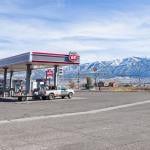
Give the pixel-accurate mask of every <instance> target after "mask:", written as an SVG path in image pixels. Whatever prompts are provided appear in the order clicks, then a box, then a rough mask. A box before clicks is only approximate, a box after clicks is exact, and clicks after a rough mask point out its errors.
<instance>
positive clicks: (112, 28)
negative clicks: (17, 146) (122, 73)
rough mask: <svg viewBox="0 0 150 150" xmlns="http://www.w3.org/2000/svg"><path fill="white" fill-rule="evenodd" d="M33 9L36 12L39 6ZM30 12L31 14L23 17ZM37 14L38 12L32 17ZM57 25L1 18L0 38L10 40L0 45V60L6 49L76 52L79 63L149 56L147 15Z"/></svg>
mask: <svg viewBox="0 0 150 150" xmlns="http://www.w3.org/2000/svg"><path fill="white" fill-rule="evenodd" d="M10 7H12V8H11V10H15V12H17V13H18V12H20V10H19V9H18V8H16V6H12V5H10ZM42 7H43V6H42ZM35 9H36V10H40V8H39V7H38V8H35ZM1 11H2V10H1ZM3 11H4V10H3ZM46 12H47V11H45V13H46ZM21 13H22V11H21ZM24 13H25V12H24ZM30 13H31V11H29V12H28V13H25V14H28V15H30ZM33 14H34V13H32V15H33ZM39 14H40V12H39V13H38V14H36V15H37V16H38V15H39ZM42 14H43V13H42ZM58 14H59V13H58ZM58 14H56V16H59V15H58ZM47 16H48V15H47ZM50 16H51V15H50ZM50 16H49V17H50ZM53 16H55V14H54V15H53ZM58 18H59V17H58ZM60 18H61V17H60ZM58 24H59V22H57V21H56V22H55V21H54V22H53V25H52V24H51V22H47V21H44V20H40V18H34V19H33V20H32V19H31V18H29V19H27V18H26V19H23V18H22V19H18V20H16V19H14V20H13V19H10V18H9V17H1V20H0V29H2V30H0V39H1V38H4V39H8V40H9V41H10V43H7V42H5V43H2V42H0V49H1V50H6V52H3V54H2V55H1V57H5V56H7V55H8V51H9V50H10V49H13V50H14V54H16V53H21V52H24V51H31V50H38V51H41V50H44V51H51V52H53V51H54V52H58V53H68V51H70V50H76V51H77V52H79V53H81V55H82V56H81V60H82V62H86V61H89V58H90V61H91V60H93V61H94V60H98V59H102V60H104V59H106V60H108V59H111V58H112V59H114V57H117V58H118V57H120V58H121V57H128V56H131V55H132V56H133V55H138V56H139V55H140V56H150V50H149V49H150V44H149V38H150V37H149V35H150V25H149V24H150V17H149V16H148V15H147V14H141V15H137V14H130V13H121V12H115V13H114V14H113V16H112V19H110V20H108V19H107V18H105V19H104V18H103V19H101V18H98V19H97V20H95V21H90V18H89V21H85V20H78V21H76V20H75V21H73V22H68V21H66V22H64V23H63V24H61V25H60V26H59V25H58ZM93 50H97V53H96V51H94V53H93V54H92V51H93Z"/></svg>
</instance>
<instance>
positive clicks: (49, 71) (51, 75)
mask: <svg viewBox="0 0 150 150" xmlns="http://www.w3.org/2000/svg"><path fill="white" fill-rule="evenodd" d="M46 77H47V78H52V77H53V70H51V69H48V70H47V71H46Z"/></svg>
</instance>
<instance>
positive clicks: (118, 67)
mask: <svg viewBox="0 0 150 150" xmlns="http://www.w3.org/2000/svg"><path fill="white" fill-rule="evenodd" d="M78 75H80V76H81V77H82V76H83V77H84V76H95V75H98V76H100V77H103V78H112V77H135V78H137V77H141V78H144V77H150V59H149V58H140V57H129V58H125V59H122V60H119V59H116V60H113V61H96V62H92V63H84V64H81V65H80V66H69V67H65V68H64V76H65V77H75V76H78Z"/></svg>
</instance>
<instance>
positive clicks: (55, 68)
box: [54, 65, 58, 87]
mask: <svg viewBox="0 0 150 150" xmlns="http://www.w3.org/2000/svg"><path fill="white" fill-rule="evenodd" d="M57 72H58V66H57V65H55V66H54V86H55V87H57V80H58V79H57Z"/></svg>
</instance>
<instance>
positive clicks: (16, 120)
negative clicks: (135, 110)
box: [0, 100, 150, 125]
mask: <svg viewBox="0 0 150 150" xmlns="http://www.w3.org/2000/svg"><path fill="white" fill-rule="evenodd" d="M148 103H150V100H146V101H142V102H135V103H131V104H124V105H119V106H112V107H107V108H102V109H96V110H90V111H85V112H74V113H64V114H56V115H47V116H35V117H27V118H18V119H12V120H1V121H0V125H1V124H7V123H15V122H27V121H35V120H42V119H50V118H63V117H71V116H79V115H90V114H96V113H100V112H107V111H111V110H117V109H121V108H128V107H133V106H137V105H143V104H148Z"/></svg>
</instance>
